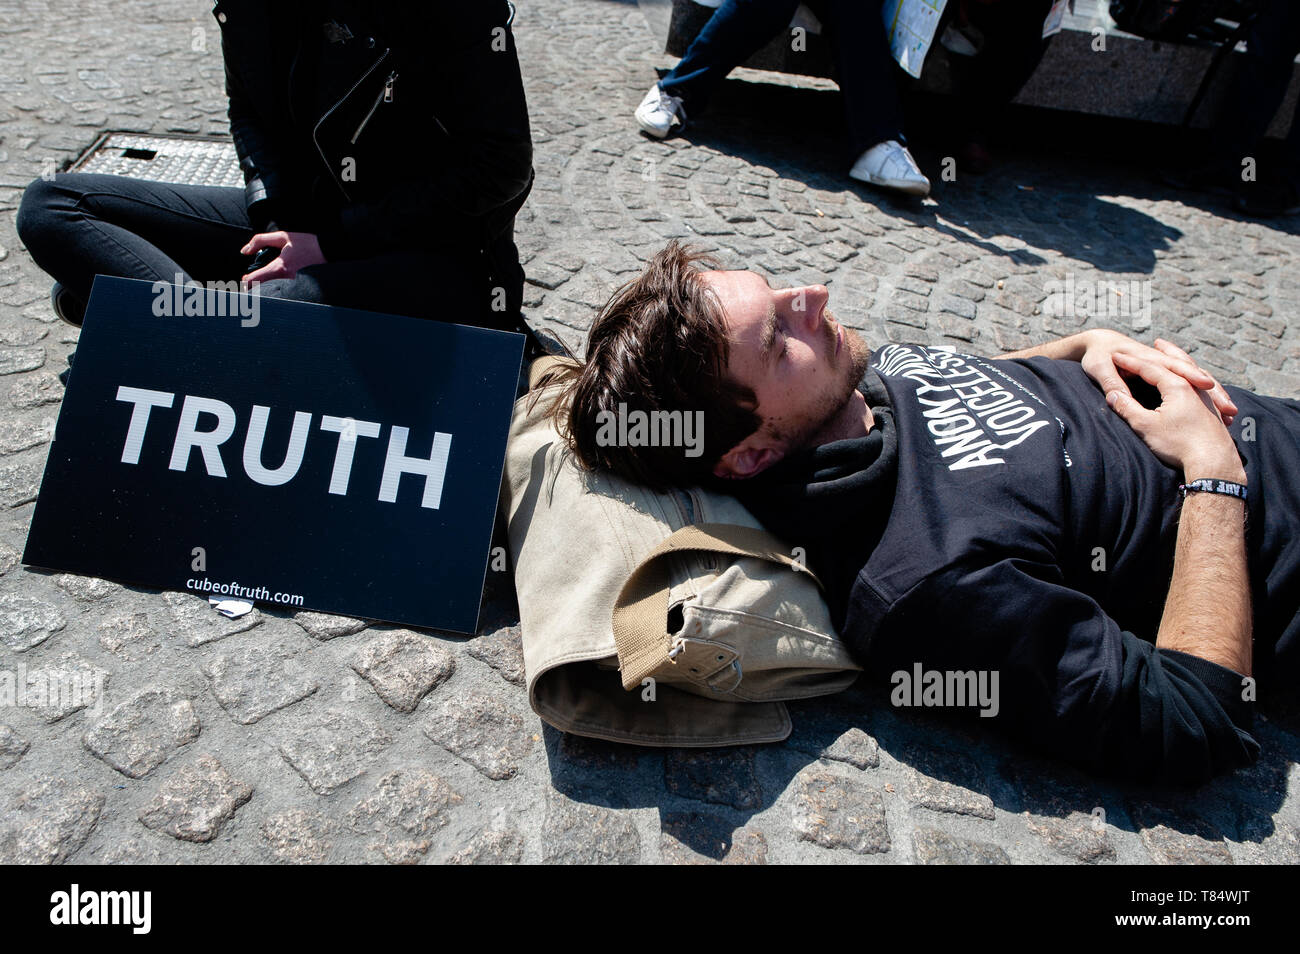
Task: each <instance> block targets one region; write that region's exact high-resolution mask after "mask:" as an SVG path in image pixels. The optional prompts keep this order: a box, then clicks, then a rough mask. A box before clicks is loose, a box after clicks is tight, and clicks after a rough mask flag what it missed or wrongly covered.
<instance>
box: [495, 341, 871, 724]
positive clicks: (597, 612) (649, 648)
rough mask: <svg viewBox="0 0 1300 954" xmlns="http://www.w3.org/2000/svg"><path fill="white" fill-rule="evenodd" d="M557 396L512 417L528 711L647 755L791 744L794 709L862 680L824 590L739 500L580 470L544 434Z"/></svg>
mask: <svg viewBox="0 0 1300 954" xmlns="http://www.w3.org/2000/svg"><path fill="white" fill-rule="evenodd" d="M560 360H565V359H557V358H552V357H547V358H540V359H538V360H537V361H536V362H534V364H533V367H532V368H531V372H530V380H531V381H532V382H536V381H537V380H538V378H539V377H540V376H541V374H543V373H544V372H545V371H546V370H548V369H549V368H550V367H552V366H553V365H554V362H556V361H560ZM556 393H558V389H556V388H551V389H548V390H546V391H542V392H537V391H533V392H530V393H529V394H527V395H525V396H524V397H522V398H520V399H519V400H518V401H517V402H516V403H515V408H514V416H513V419H512V422H511V427H510V438H509V443H508V445H507V451H506V466H505V478H504V480H503V483H502V500H501V505H502V510H503V512H504V514H505V516H506V519H507V526H508V531H509V540H510V551H511V556H512V558H513V561H514V570H515V587H516V590H517V593H518V598H519V613H520V620H521V624H522V631H523V647H524V668H525V672H526V675H527V680H528V695H529V702H530V703H531V705H532V707H533V709H534V710H535V711H536V712H537V714H538V715H539V716H541V717H542V719H544V720H545V721H546V722H548V723H550V724H551V725H553V726H555V727H556V728H558V729H561V730H563V731H566V732H573V733H576V734H578V735H586V736H593V737H597V738H603V739H610V740H613V741H619V742H633V743H639V744H642V745H673V746H713V745H734V744H742V743H750V742H773V741H779V740H781V739H784V738H786V737H787V736H788V735H789V734H790V728H791V726H790V717H789V714H788V712H787V710H786V707H785V705H784V704H783V702H784V700H789V699H801V698H806V697H810V696H817V695H826V694H829V693H833V692H838V691H840V690H842V689H844V688H846V687H847V686H848V685H849V684H850V683H852V682H853V680H854V679H855V678H856V677H857V674H858V671H859V667H858V666H857V664H856V663H854V662H853V660H852V658H851V657H850V656H849V654H848V651H847V650H846V649H845V647H844V645H843V643H842V642H841V641H840V639H839V638H838V636H837V635H836V634H835V632H834V630H833V628H832V627H831V621H830V612H829V610H828V608H827V606H826V603H825V600H824V599H823V598H822V595H821V592H820V589H819V586H818V583H817V581H816V579H815V578H814V577H813V575H812V574H811V573H810V572H809V571H808V570H807V569H805V568H804V567H802V566H801V565H800V564H799V563H797V562H796V561H795V560H794V559H792V558H791V556H790V551H789V549H788V548H787V547H785V546H784V545H783V544H782V543H781V542H780V541H778V540H777V539H776V538H775V537H773V536H772V535H771V534H769V533H768V532H767V531H765V530H763V529H762V527H761V526H760V525H759V523H758V521H757V520H755V519H754V518H753V517H752V516H751V515H750V514H749V512H748V511H747V510H745V508H744V507H743V506H741V504H740V503H739V501H737V500H736V499H734V498H732V497H729V496H726V495H723V494H717V493H712V492H709V491H705V490H701V489H699V488H694V489H691V490H685V491H675V492H672V493H658V492H655V491H653V490H649V489H647V488H644V487H641V486H638V485H636V484H632V483H630V482H628V481H625V480H623V479H621V478H619V477H616V476H614V475H612V474H607V473H589V472H587V471H585V470H584V469H583V468H581V467H580V466H579V465H578V464H577V462H576V461H575V460H574V459H573V456H572V454H571V453H570V452H568V450H567V449H566V448H565V446H564V443H563V441H562V440H561V439H560V437H559V435H558V434H557V433H556V431H555V429H554V428H553V427H552V426H551V424H550V422H549V421H548V420H547V417H546V414H547V411H548V409H549V405H550V402H551V401H552V400H554V398H555V395H556ZM535 397H536V398H537V400H536V401H534V400H533V399H534V398H535Z"/></svg>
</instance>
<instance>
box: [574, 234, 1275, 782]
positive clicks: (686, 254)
mask: <svg viewBox="0 0 1300 954" xmlns="http://www.w3.org/2000/svg"><path fill="white" fill-rule="evenodd" d="M709 262H710V260H709V259H707V258H705V257H703V256H701V255H699V254H698V253H695V252H691V251H689V250H686V249H683V248H681V247H680V246H678V245H677V244H676V243H672V244H670V245H669V246H668V247H667V248H665V249H664V250H663V251H661V252H659V253H658V254H657V255H655V256H654V258H653V259H652V260H651V262H650V263H649V265H648V267H647V268H646V270H645V272H644V273H643V274H642V275H641V276H640V277H639V278H637V279H636V280H634V281H632V282H630V283H629V284H627V285H625V286H624V287H623V288H622V289H620V290H619V291H618V292H617V293H616V294H615V295H614V297H613V298H612V299H611V300H610V302H609V303H608V304H607V305H606V306H605V308H604V309H603V311H602V313H601V314H600V316H599V317H598V318H597V320H596V322H595V324H594V325H593V327H592V329H591V333H590V336H589V339H588V348H587V361H586V363H585V365H584V366H583V367H582V368H581V369H574V370H570V371H569V372H568V376H569V382H568V383H569V390H568V392H567V394H568V395H569V396H570V398H571V401H569V402H567V403H565V402H558V403H557V424H558V425H559V427H560V430H561V433H562V434H564V435H565V437H566V440H567V441H568V443H569V445H570V446H571V447H572V449H573V451H574V452H575V454H576V456H577V457H578V458H579V460H581V462H582V463H583V464H585V465H586V466H589V467H592V468H606V469H609V470H612V471H615V472H617V473H619V474H622V475H623V476H625V477H628V478H630V479H633V480H636V481H640V482H643V483H649V484H652V485H660V486H663V485H668V484H672V485H678V486H685V485H692V484H705V485H713V486H715V487H718V489H722V490H724V491H727V492H731V493H734V494H735V495H737V496H738V497H739V498H740V499H741V500H742V501H743V502H744V503H745V504H746V505H747V506H748V507H749V509H750V510H751V511H752V512H753V513H754V515H755V516H756V517H758V519H759V520H760V521H762V523H763V524H764V525H765V526H767V527H768V528H769V529H770V530H772V531H773V532H774V533H776V534H777V535H778V536H780V537H781V538H782V539H784V540H785V542H787V543H788V544H789V545H790V546H792V547H795V546H798V547H802V548H803V550H804V551H805V552H806V554H807V558H808V562H809V565H810V567H811V568H812V569H813V570H815V571H816V572H817V574H818V575H819V577H820V579H821V580H822V581H823V583H824V585H825V589H826V595H827V599H828V601H829V603H830V606H831V611H832V615H833V618H834V620H835V623H836V626H837V628H838V629H839V631H840V633H841V635H842V637H843V638H844V640H845V642H846V644H847V645H848V646H849V648H850V650H851V651H852V652H853V653H854V654H855V655H856V656H857V657H858V659H859V661H860V662H861V663H862V664H863V665H864V667H865V668H866V670H867V672H868V674H869V675H870V676H871V677H873V678H874V679H875V680H876V681H877V682H878V683H880V684H882V685H883V684H888V683H890V682H891V681H894V682H896V681H897V674H898V673H900V672H901V673H907V674H909V675H911V674H913V673H915V672H916V671H917V669H918V668H919V670H920V672H921V673H922V674H925V673H938V674H939V680H938V681H939V682H941V683H943V684H947V683H948V682H950V681H949V680H945V679H944V678H943V677H944V676H945V675H946V674H949V673H969V672H974V673H976V674H984V675H995V676H996V677H997V680H998V681H997V685H998V687H999V698H998V700H997V705H996V707H987V708H986V709H985V710H984V714H989V715H993V721H996V722H997V723H998V724H1000V725H1002V726H1003V727H1004V728H1005V729H1007V730H1008V731H1009V732H1011V733H1012V734H1014V735H1016V736H1018V737H1020V738H1021V739H1023V740H1025V741H1027V742H1028V743H1030V744H1031V745H1033V746H1034V747H1036V748H1038V749H1040V750H1044V751H1047V752H1050V753H1054V754H1056V755H1058V756H1060V757H1063V758H1066V759H1068V760H1071V761H1074V762H1077V763H1081V764H1083V765H1086V766H1088V767H1090V768H1091V769H1093V770H1096V771H1102V772H1113V773H1119V774H1126V775H1130V776H1140V777H1148V778H1152V777H1154V778H1160V779H1164V780H1169V781H1178V782H1200V781H1203V780H1205V779H1208V778H1209V777H1211V776H1213V775H1216V774H1219V773H1222V772H1226V771H1230V770H1232V769H1235V768H1238V767H1241V766H1246V765H1250V764H1251V763H1253V762H1254V760H1255V759H1256V757H1257V755H1258V752H1259V745H1258V743H1257V742H1256V740H1255V738H1254V737H1253V736H1252V734H1251V733H1252V719H1253V709H1254V703H1255V700H1256V699H1257V698H1258V699H1260V700H1261V701H1265V702H1278V701H1285V702H1288V703H1290V702H1293V701H1294V700H1295V699H1296V697H1297V686H1300V678H1298V666H1300V645H1298V644H1300V481H1296V479H1295V477H1294V475H1295V474H1296V473H1300V402H1297V401H1294V400H1287V399H1281V398H1269V397H1261V396H1259V395H1256V394H1253V393H1251V392H1249V391H1245V390H1242V389H1240V388H1224V387H1222V386H1220V385H1219V384H1217V383H1216V382H1215V380H1214V379H1213V378H1212V377H1211V376H1210V375H1208V374H1206V373H1205V372H1204V371H1202V370H1201V369H1200V368H1198V367H1197V366H1196V364H1195V363H1194V362H1193V361H1192V360H1191V358H1190V357H1189V356H1188V355H1187V354H1186V353H1185V352H1183V351H1181V350H1180V349H1178V348H1177V347H1175V346H1174V345H1171V344H1169V343H1167V342H1163V341H1157V343H1156V346H1155V347H1154V348H1152V347H1147V346H1145V345H1141V344H1138V343H1137V342H1136V341H1133V340H1131V339H1129V338H1127V337H1125V336H1123V335H1121V334H1119V333H1117V332H1113V331H1087V332H1083V333H1082V334H1077V335H1073V336H1070V337H1068V338H1063V339H1061V340H1059V341H1054V342H1051V343H1048V344H1045V345H1042V346H1040V347H1037V348H1032V349H1029V350H1027V351H1019V352H1015V353H1013V354H1007V355H1002V356H1001V357H999V358H994V359H987V358H980V357H975V356H971V355H964V354H959V353H956V352H954V351H953V350H951V349H948V348H937V347H923V346H912V345H898V344H889V345H885V346H883V347H881V348H880V349H878V350H877V351H875V352H874V353H873V352H871V351H870V350H869V349H868V347H867V345H866V343H865V342H864V341H863V340H862V338H861V337H859V336H858V335H857V334H856V333H855V332H854V331H852V330H851V329H849V328H846V327H844V326H843V325H841V324H839V323H838V322H837V321H836V320H835V319H834V316H833V315H832V314H831V312H830V311H829V310H828V309H827V308H826V303H827V297H828V294H827V290H826V288H825V287H824V286H821V285H813V286H807V287H802V288H786V289H773V288H771V287H770V286H769V285H768V284H767V282H766V281H764V279H763V278H762V277H760V276H759V275H757V274H755V273H753V272H734V271H708V270H705V269H704V267H703V266H704V265H705V264H708V263H709ZM1126 379H1127V380H1126ZM620 404H624V405H626V408H627V409H629V410H631V409H640V410H642V411H646V412H653V411H662V410H668V411H672V410H680V411H695V410H703V412H704V442H703V453H702V454H698V455H697V456H688V455H686V454H684V453H683V449H682V448H680V447H678V448H673V447H653V446H614V445H611V444H609V442H608V441H606V440H602V430H601V428H600V427H599V426H598V418H597V416H598V415H599V414H600V413H601V412H602V411H610V412H614V413H617V412H618V410H619V405H620ZM603 434H604V435H607V434H608V429H605V431H604V432H603ZM719 485H720V486H719ZM1247 487H1248V488H1249V491H1247ZM928 681H929V680H928ZM1256 681H1258V685H1257V684H1256ZM901 701H902V702H904V703H907V702H909V701H911V700H909V699H903V700H901ZM937 701H939V702H941V703H942V702H943V700H942V699H939V700H937ZM948 704H952V700H948ZM994 708H995V709H996V714H994V712H993V711H991V710H992V709H994Z"/></svg>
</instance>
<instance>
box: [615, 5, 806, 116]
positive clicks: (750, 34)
mask: <svg viewBox="0 0 1300 954" xmlns="http://www.w3.org/2000/svg"><path fill="white" fill-rule="evenodd" d="M799 3H800V0H723V3H722V6H720V7H718V9H717V10H716V11H714V14H713V16H712V17H710V18H709V22H708V23H706V24H704V27H703V28H702V29H701V30H700V32H699V34H698V35H697V36H696V37H695V39H694V40H693V41H692V42H691V45H690V46H689V47H688V48H687V50H686V55H685V56H683V57H682V58H681V60H680V61H679V62H678V64H677V65H676V66H675V67H674V68H673V69H672V70H671V71H670V72H669V73H668V74H667V75H666V76H665V77H664V78H663V79H661V80H660V81H659V82H658V83H656V84H655V85H654V86H652V87H650V91H649V92H648V93H646V96H645V99H643V100H642V101H641V105H640V106H639V107H638V108H637V111H636V118H637V122H638V124H640V126H641V128H642V129H643V130H644V131H645V132H647V133H648V134H650V135H652V136H657V137H660V138H662V137H663V136H666V135H667V134H668V132H669V130H670V129H671V127H672V121H673V119H674V118H677V119H679V120H681V121H684V120H685V118H686V117H687V116H690V115H692V114H695V113H698V112H701V111H703V110H704V109H705V107H706V106H707V105H708V101H709V97H710V96H711V95H712V94H713V91H714V90H715V89H716V88H717V86H718V84H719V83H720V82H722V80H723V79H725V78H726V76H727V74H728V73H730V72H731V71H732V70H733V69H735V68H736V67H737V66H739V65H740V64H741V63H743V62H744V61H745V60H747V59H748V58H749V57H750V56H752V55H753V54H754V52H755V51H757V50H759V49H760V48H762V47H763V45H764V44H766V43H767V42H768V41H770V40H771V39H772V37H774V36H776V35H777V34H778V33H780V32H782V31H783V30H785V29H786V28H787V27H788V26H789V25H790V21H791V20H792V19H793V18H794V12H795V10H797V9H798V8H799Z"/></svg>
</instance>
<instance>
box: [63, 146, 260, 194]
mask: <svg viewBox="0 0 1300 954" xmlns="http://www.w3.org/2000/svg"><path fill="white" fill-rule="evenodd" d="M69 171H70V172H97V173H103V174H105V175H113V176H131V177H132V178H135V179H149V180H152V181H154V182H176V183H181V184H184V185H203V186H236V187H239V188H243V185H244V176H243V173H241V172H240V170H239V157H238V156H237V155H236V154H235V144H234V143H233V142H231V141H230V140H229V139H221V138H217V137H212V136H142V135H139V134H137V133H119V132H110V133H105V134H104V135H102V136H100V137H99V139H97V140H96V141H95V142H94V144H93V145H92V146H91V147H90V148H89V149H87V150H86V151H85V152H83V153H82V154H81V155H80V156H79V157H78V158H77V160H76V161H75V162H74V163H73V164H72V167H71V169H70V170H69Z"/></svg>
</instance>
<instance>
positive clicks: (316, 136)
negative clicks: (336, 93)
mask: <svg viewBox="0 0 1300 954" xmlns="http://www.w3.org/2000/svg"><path fill="white" fill-rule="evenodd" d="M391 52H392V50H391V48H390V49H387V50H384V52H383V53H382V54H381V55H380V57H379V59H377V60H375V62H374V63H373V64H372V65H371V67H370V69H368V70H366V71H365V72H364V73H362V74H361V79H359V80H357V81H356V82H355V83H353V84H352V88H351V89H349V90H348V91H347V92H346V93H344V94H343V96H342V98H341V99H339V101H338V102H337V103H335V104H334V105H333V106H331V107H330V108H329V109H327V110H326V111H325V115H324V116H322V117H321V118H320V119H318V120H316V125H315V126H314V127H312V131H311V141H312V142H313V143H314V144H315V146H316V151H317V152H318V153H320V159H321V162H323V163H324V164H325V168H326V169H328V170H329V173H330V178H332V179H333V180H334V184H335V185H337V186H338V187H339V191H340V192H342V193H343V198H345V199H347V200H348V201H349V202H351V201H352V196H350V195H348V190H347V187H346V186H344V185H343V180H342V179H340V178H339V175H338V173H337V172H335V171H334V167H333V166H331V165H330V161H329V157H327V156H326V155H325V150H324V149H322V148H321V144H320V127H321V124H322V123H323V122H325V120H327V119H329V118H330V116H331V115H332V114H333V113H334V110H336V109H338V108H339V106H341V105H343V103H344V102H346V101H347V98H348V97H349V96H351V95H352V94H353V93H355V92H356V91H357V87H359V86H360V85H361V84H362V83H364V82H365V81H366V80H367V79H369V78H370V74H371V73H373V72H374V71H375V70H377V69H379V64H380V63H382V62H384V60H386V59H388V54H389V53H391Z"/></svg>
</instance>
